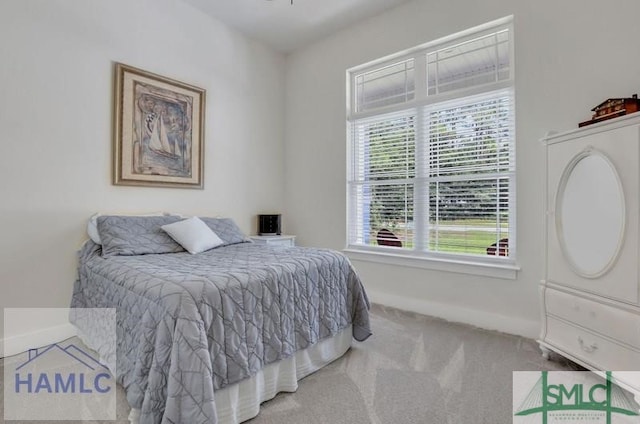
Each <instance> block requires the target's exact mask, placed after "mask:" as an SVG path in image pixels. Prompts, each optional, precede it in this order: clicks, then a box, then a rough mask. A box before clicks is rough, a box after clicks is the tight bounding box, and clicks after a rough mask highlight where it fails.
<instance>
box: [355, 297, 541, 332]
mask: <svg viewBox="0 0 640 424" xmlns="http://www.w3.org/2000/svg"><path fill="white" fill-rule="evenodd" d="M367 295H368V296H369V299H370V300H371V301H372V302H373V303H379V304H381V305H385V306H391V307H394V308H398V309H402V310H405V311H411V312H417V313H419V314H423V315H429V316H433V317H437V318H442V319H445V320H447V321H452V322H460V323H463V324H470V325H473V326H475V327H480V328H485V329H487V330H495V331H500V332H502V333H508V334H515V335H517V336H523V337H527V338H530V339H536V338H537V337H538V334H539V332H540V324H539V323H538V322H536V321H530V320H526V319H521V318H514V317H507V316H504V315H499V314H495V313H492V312H487V311H481V310H477V309H468V308H462V307H458V306H455V305H450V304H444V303H438V302H429V301H425V300H419V299H411V298H408V297H404V296H398V295H394V294H388V293H383V292H379V291H376V290H369V289H367Z"/></svg>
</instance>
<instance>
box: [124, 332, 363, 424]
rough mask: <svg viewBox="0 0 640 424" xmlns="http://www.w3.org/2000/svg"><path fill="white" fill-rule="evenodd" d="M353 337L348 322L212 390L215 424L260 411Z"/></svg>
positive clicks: (133, 418)
mask: <svg viewBox="0 0 640 424" xmlns="http://www.w3.org/2000/svg"><path fill="white" fill-rule="evenodd" d="M351 341H352V327H351V326H349V327H347V328H346V329H344V330H342V331H341V332H340V333H338V334H336V335H335V336H333V337H329V338H326V339H323V340H321V341H319V342H318V343H316V344H315V345H313V346H310V347H308V348H307V349H303V350H300V351H298V352H296V354H295V355H294V356H292V357H289V358H286V359H283V360H281V361H278V362H275V363H273V364H269V365H267V366H266V367H264V369H262V370H261V371H259V372H258V373H257V374H256V375H254V376H253V377H250V378H247V379H245V380H242V381H240V382H239V383H236V384H232V385H230V386H228V387H225V388H223V389H220V390H217V391H216V392H215V403H216V412H217V415H218V424H238V423H241V422H243V421H247V420H249V419H251V418H253V417H255V416H256V415H258V413H259V412H260V404H261V403H262V402H264V401H267V400H269V399H273V398H274V397H275V396H276V394H278V393H280V392H295V391H296V390H297V389H298V381H299V380H301V379H302V378H304V377H306V376H308V375H309V374H311V373H313V372H315V371H317V370H319V369H320V368H322V367H324V366H325V365H328V364H329V363H331V362H333V361H334V360H336V359H338V358H339V357H341V356H342V355H344V354H345V353H346V352H347V350H349V347H351ZM139 416H140V410H139V409H132V410H131V413H130V414H129V421H130V423H131V424H138V422H139Z"/></svg>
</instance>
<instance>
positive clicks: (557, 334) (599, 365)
mask: <svg viewBox="0 0 640 424" xmlns="http://www.w3.org/2000/svg"><path fill="white" fill-rule="evenodd" d="M545 341H546V342H547V343H549V344H551V345H553V346H556V347H557V348H559V349H560V350H563V351H564V352H566V353H568V354H569V355H573V356H575V357H576V358H578V359H580V360H582V361H584V362H585V363H587V364H591V365H592V366H593V367H594V368H596V369H599V370H603V371H640V352H637V351H635V350H632V349H628V348H625V347H623V346H620V345H619V344H616V343H613V342H611V341H609V340H606V339H605V338H603V337H600V336H598V335H595V334H592V333H590V332H588V331H586V330H583V329H581V328H578V327H575V326H573V325H571V324H568V323H566V322H563V321H560V320H558V319H555V318H553V317H547V334H546V337H545Z"/></svg>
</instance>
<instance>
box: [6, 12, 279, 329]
mask: <svg viewBox="0 0 640 424" xmlns="http://www.w3.org/2000/svg"><path fill="white" fill-rule="evenodd" d="M113 62H123V63H126V64H129V65H132V66H136V67H139V68H142V69H146V70H149V71H152V72H155V73H158V74H161V75H165V76H168V77H172V78H175V79H178V80H181V81H184V82H187V83H191V84H193V85H196V86H200V87H202V88H205V89H206V90H207V104H206V128H205V134H206V139H205V155H206V156H205V182H204V185H205V189H204V190H186V189H162V188H136V187H124V186H113V185H111V146H112V138H111V137H112V129H111V128H112V80H113ZM284 65H285V62H284V58H283V56H281V55H280V54H277V53H274V52H273V51H272V50H271V49H269V48H267V47H264V46H263V45H261V44H259V43H257V42H255V41H251V40H249V39H247V38H245V37H244V36H241V35H240V34H239V33H237V32H235V31H234V30H231V29H229V28H228V27H227V26H225V25H223V24H222V23H220V22H218V21H215V20H212V19H211V18H208V17H206V16H205V15H203V14H202V13H201V12H199V11H197V10H196V9H194V8H192V7H191V6H188V5H186V4H184V3H182V2H181V1H177V0H136V1H130V0H104V1H86V0H19V1H12V0H8V1H7V0H4V1H0V146H1V153H0V218H1V222H2V226H3V229H2V235H1V236H0V307H66V306H68V305H69V301H70V297H71V290H72V285H73V281H74V279H75V266H76V255H75V252H76V250H77V249H78V248H79V246H80V244H81V243H82V241H83V240H84V239H85V237H86V235H85V227H86V220H87V218H88V217H89V216H90V215H91V214H92V213H94V212H96V211H104V212H109V211H112V212H113V211H123V212H136V211H156V210H162V211H176V212H183V213H190V214H201V215H210V216H211V215H218V214H219V215H224V216H230V217H233V218H234V219H236V221H237V222H238V224H239V225H240V226H241V228H242V229H243V230H244V231H246V232H250V231H255V220H256V218H255V215H256V214H258V213H260V212H262V211H273V210H281V209H282V202H283V186H284V173H283V171H282V169H283V157H284V152H283V141H282V140H283V133H284V115H283V110H284V73H285V68H284ZM1 316H2V314H0V329H2V328H3V325H2V318H1ZM54 324H55V323H51V325H52V326H53V325H54ZM34 329H35V328H34ZM0 331H1V330H0ZM28 331H29V329H25V332H28ZM1 340H2V335H1V333H0V342H1Z"/></svg>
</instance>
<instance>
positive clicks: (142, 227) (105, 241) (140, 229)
mask: <svg viewBox="0 0 640 424" xmlns="http://www.w3.org/2000/svg"><path fill="white" fill-rule="evenodd" d="M181 220H182V218H180V217H177V216H115V215H105V216H99V217H98V233H99V234H100V239H101V240H102V256H104V257H107V256H117V255H123V256H127V255H146V254H152V253H176V252H184V249H183V248H182V246H180V245H179V244H178V243H176V242H175V241H174V240H173V239H172V238H171V237H170V236H169V234H167V233H166V232H165V231H163V230H162V228H161V227H162V226H163V225H166V224H172V223H174V222H178V221H181Z"/></svg>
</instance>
